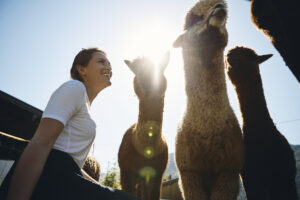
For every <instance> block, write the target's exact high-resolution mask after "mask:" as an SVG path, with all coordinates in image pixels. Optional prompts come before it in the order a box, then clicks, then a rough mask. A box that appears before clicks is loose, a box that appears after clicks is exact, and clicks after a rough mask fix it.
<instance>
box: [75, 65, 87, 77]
mask: <svg viewBox="0 0 300 200" xmlns="http://www.w3.org/2000/svg"><path fill="white" fill-rule="evenodd" d="M76 69H77V71H78V73H79V75H80V76H84V75H85V73H86V67H83V66H82V65H77V67H76Z"/></svg>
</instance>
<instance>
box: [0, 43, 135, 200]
mask: <svg viewBox="0 0 300 200" xmlns="http://www.w3.org/2000/svg"><path fill="white" fill-rule="evenodd" d="M111 76H112V71H111V65H110V62H109V61H108V59H107V57H106V54H105V52H103V51H102V50H99V49H97V48H90V49H83V50H82V51H80V52H79V53H78V54H77V56H76V57H75V59H74V62H73V65H72V68H71V77H72V79H73V80H70V81H67V82H66V83H64V84H63V85H62V86H60V87H59V88H58V89H57V90H56V91H55V92H54V93H53V94H52V96H51V98H50V100H49V102H48V105H47V107H46V109H45V111H44V113H43V115H42V119H41V121H40V124H39V126H38V128H37V131H36V133H35V135H34V137H33V138H32V140H31V142H30V143H29V144H28V145H27V147H26V148H25V150H24V152H23V154H22V155H21V157H20V159H19V161H18V162H17V164H16V165H14V166H13V167H12V169H11V170H10V173H9V174H8V176H7V178H6V179H5V181H4V183H3V186H2V187H1V192H0V199H5V198H7V199H8V200H16V199H18V200H19V199H22V200H23V199H24V200H25V199H26V200H28V199H31V200H33V199H34V200H44V199H49V200H50V199H51V200H57V199H64V200H67V199H72V200H73V199H97V200H100V199H101V200H102V199H110V200H113V199H128V200H129V199H138V198H137V197H134V196H132V195H130V194H127V193H125V192H123V191H119V190H115V189H112V188H108V187H104V186H101V185H99V184H98V183H97V182H96V181H95V180H93V179H92V178H91V177H90V176H89V175H88V174H87V173H86V172H84V171H83V170H82V169H81V168H82V166H83V164H84V161H85V159H86V157H87V155H88V153H89V151H90V148H91V145H92V143H93V142H94V138H95V131H96V125H95V123H94V121H93V120H92V118H91V116H90V105H91V103H92V102H93V100H94V99H95V97H96V96H97V95H98V93H99V92H100V91H102V90H103V89H104V88H106V87H108V86H110V85H111V82H110V79H111ZM3 197H4V198H3Z"/></svg>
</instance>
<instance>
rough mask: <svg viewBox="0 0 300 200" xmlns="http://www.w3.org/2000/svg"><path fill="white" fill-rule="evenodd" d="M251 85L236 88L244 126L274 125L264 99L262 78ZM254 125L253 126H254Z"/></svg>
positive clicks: (258, 77)
mask: <svg viewBox="0 0 300 200" xmlns="http://www.w3.org/2000/svg"><path fill="white" fill-rule="evenodd" d="M256 78H257V79H256V80H255V81H253V82H250V83H249V84H247V85H246V84H245V85H240V86H238V87H236V90H237V96H238V99H239V102H240V110H241V112H242V118H243V126H249V125H250V126H251V127H256V126H258V125H259V124H264V125H269V124H272V125H273V120H272V119H271V117H270V114H269V111H268V108H267V104H266V100H265V97H264V92H263V87H262V81H261V78H260V76H257V77H256ZM252 125H253V126H252Z"/></svg>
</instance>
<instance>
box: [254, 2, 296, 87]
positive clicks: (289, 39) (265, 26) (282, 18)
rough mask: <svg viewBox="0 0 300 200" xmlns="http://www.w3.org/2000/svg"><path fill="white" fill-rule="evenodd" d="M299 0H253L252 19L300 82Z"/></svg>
mask: <svg viewBox="0 0 300 200" xmlns="http://www.w3.org/2000/svg"><path fill="white" fill-rule="evenodd" d="M298 4H299V1H298V0H285V1H282V0H252V1H251V12H250V14H251V20H252V22H253V24H254V25H255V26H256V27H257V28H258V29H259V30H260V31H262V32H263V33H264V35H265V36H267V37H268V38H269V39H270V41H271V43H272V44H273V46H274V47H275V48H276V49H277V51H278V52H279V53H280V55H281V56H282V58H283V60H284V61H285V64H286V65H287V66H288V67H289V68H290V70H291V72H292V73H293V74H294V76H295V77H296V78H297V80H298V82H300V66H299V59H298V52H299V50H298V49H299V44H300V37H299V35H300V31H299V27H298V24H299V19H300V13H299V8H298Z"/></svg>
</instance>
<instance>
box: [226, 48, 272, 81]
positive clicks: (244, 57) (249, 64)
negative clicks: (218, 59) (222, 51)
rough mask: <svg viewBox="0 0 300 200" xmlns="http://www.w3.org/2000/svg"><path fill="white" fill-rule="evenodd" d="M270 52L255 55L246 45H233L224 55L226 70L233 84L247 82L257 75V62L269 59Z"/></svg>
mask: <svg viewBox="0 0 300 200" xmlns="http://www.w3.org/2000/svg"><path fill="white" fill-rule="evenodd" d="M271 56H272V54H267V55H261V56H260V55H257V54H256V53H255V51H254V50H252V49H250V48H246V47H234V48H233V49H230V50H229V51H228V53H227V56H226V71H227V74H228V77H229V79H230V80H231V82H232V83H233V84H234V85H239V84H241V83H245V82H249V80H255V79H256V78H257V77H259V76H260V75H259V64H260V63H263V62H264V61H266V60H267V59H269V58H270V57H271Z"/></svg>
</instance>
